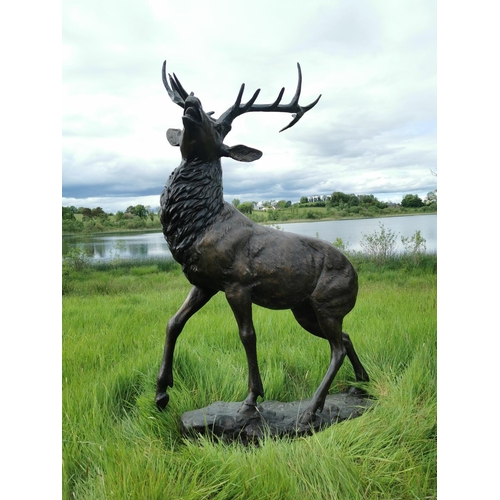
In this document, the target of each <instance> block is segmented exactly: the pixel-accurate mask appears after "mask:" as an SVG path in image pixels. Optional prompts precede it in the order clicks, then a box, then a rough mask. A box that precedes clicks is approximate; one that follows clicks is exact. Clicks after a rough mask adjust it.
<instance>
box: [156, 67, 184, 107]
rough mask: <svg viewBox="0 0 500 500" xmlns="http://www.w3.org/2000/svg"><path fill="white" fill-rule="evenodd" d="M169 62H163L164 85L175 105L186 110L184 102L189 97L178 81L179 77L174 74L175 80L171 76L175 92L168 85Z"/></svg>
mask: <svg viewBox="0 0 500 500" xmlns="http://www.w3.org/2000/svg"><path fill="white" fill-rule="evenodd" d="M166 68H167V61H163V67H162V73H161V76H162V79H163V85H165V89H166V90H167V93H168V95H169V96H170V99H172V101H173V102H175V104H178V105H179V106H180V107H181V108H184V101H185V99H186V97H187V93H186V91H185V90H184V89H183V88H182V85H181V84H180V82H179V81H178V80H177V77H176V76H175V74H174V77H175V80H173V79H172V77H171V76H170V75H168V76H169V78H170V83H171V84H172V87H174V90H172V88H171V87H170V85H169V84H168V80H167V70H166ZM182 93H184V94H185V95H184V96H182V95H181V94H182Z"/></svg>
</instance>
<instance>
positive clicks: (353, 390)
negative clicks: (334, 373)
mask: <svg viewBox="0 0 500 500" xmlns="http://www.w3.org/2000/svg"><path fill="white" fill-rule="evenodd" d="M347 394H349V396H360V397H363V396H368V393H367V392H366V391H365V390H364V389H361V387H350V388H349V390H348V391H347Z"/></svg>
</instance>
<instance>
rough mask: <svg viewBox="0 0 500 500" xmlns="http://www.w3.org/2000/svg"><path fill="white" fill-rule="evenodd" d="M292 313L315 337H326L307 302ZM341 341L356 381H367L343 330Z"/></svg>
mask: <svg viewBox="0 0 500 500" xmlns="http://www.w3.org/2000/svg"><path fill="white" fill-rule="evenodd" d="M292 312H293V315H294V316H295V319H296V320H297V322H298V323H299V324H300V326H301V327H302V328H304V330H307V331H308V332H309V333H312V334H313V335H316V336H317V337H321V338H322V339H326V337H325V334H324V333H323V330H322V329H321V327H320V326H319V322H318V318H317V316H316V313H315V312H314V309H313V308H312V307H311V306H310V305H309V304H307V303H306V304H302V305H301V306H299V307H296V308H294V309H292ZM342 342H343V343H344V347H345V349H346V354H347V357H348V358H349V361H350V362H351V364H352V367H353V368H354V375H355V377H356V381H357V382H368V381H369V380H370V379H369V377H368V373H367V372H366V370H365V369H364V367H363V365H362V364H361V361H360V360H359V358H358V355H357V354H356V351H355V350H354V346H353V345H352V342H351V339H350V337H349V335H348V334H347V333H345V332H342Z"/></svg>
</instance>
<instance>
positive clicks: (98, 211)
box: [90, 207, 108, 219]
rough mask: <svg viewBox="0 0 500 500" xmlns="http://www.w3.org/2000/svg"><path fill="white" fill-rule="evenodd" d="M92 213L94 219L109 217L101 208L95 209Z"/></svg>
mask: <svg viewBox="0 0 500 500" xmlns="http://www.w3.org/2000/svg"><path fill="white" fill-rule="evenodd" d="M90 213H91V215H92V218H94V217H97V218H99V219H107V217H108V215H107V214H106V212H105V211H104V210H103V209H102V208H101V207H97V208H93V209H92V210H91V211H90Z"/></svg>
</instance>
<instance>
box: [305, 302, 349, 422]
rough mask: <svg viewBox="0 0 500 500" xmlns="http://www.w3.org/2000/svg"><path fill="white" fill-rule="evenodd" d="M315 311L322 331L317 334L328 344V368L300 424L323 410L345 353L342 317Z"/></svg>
mask: <svg viewBox="0 0 500 500" xmlns="http://www.w3.org/2000/svg"><path fill="white" fill-rule="evenodd" d="M315 312H316V317H317V321H318V325H319V327H320V329H321V332H322V335H318V336H320V337H323V338H325V339H326V340H328V343H329V344H330V350H331V358H330V365H329V366H328V370H327V371H326V374H325V376H324V377H323V380H322V381H321V383H320V385H319V387H318V388H317V389H316V392H315V393H314V395H313V397H312V399H311V403H310V404H309V406H308V407H307V408H306V410H305V411H304V412H303V413H302V415H301V417H300V423H302V424H307V423H310V422H311V421H312V420H313V419H314V414H315V413H316V411H317V410H319V411H321V410H323V406H324V404H325V399H326V396H327V394H328V390H329V389H330V386H331V385H332V382H333V379H334V378H335V375H337V372H338V371H339V369H340V367H341V366H342V363H343V362H344V358H345V356H346V353H347V349H346V348H345V346H344V340H343V336H342V319H343V318H342V317H336V316H329V315H328V314H325V313H324V312H321V311H315ZM318 333H319V332H318ZM315 335H316V334H315Z"/></svg>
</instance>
